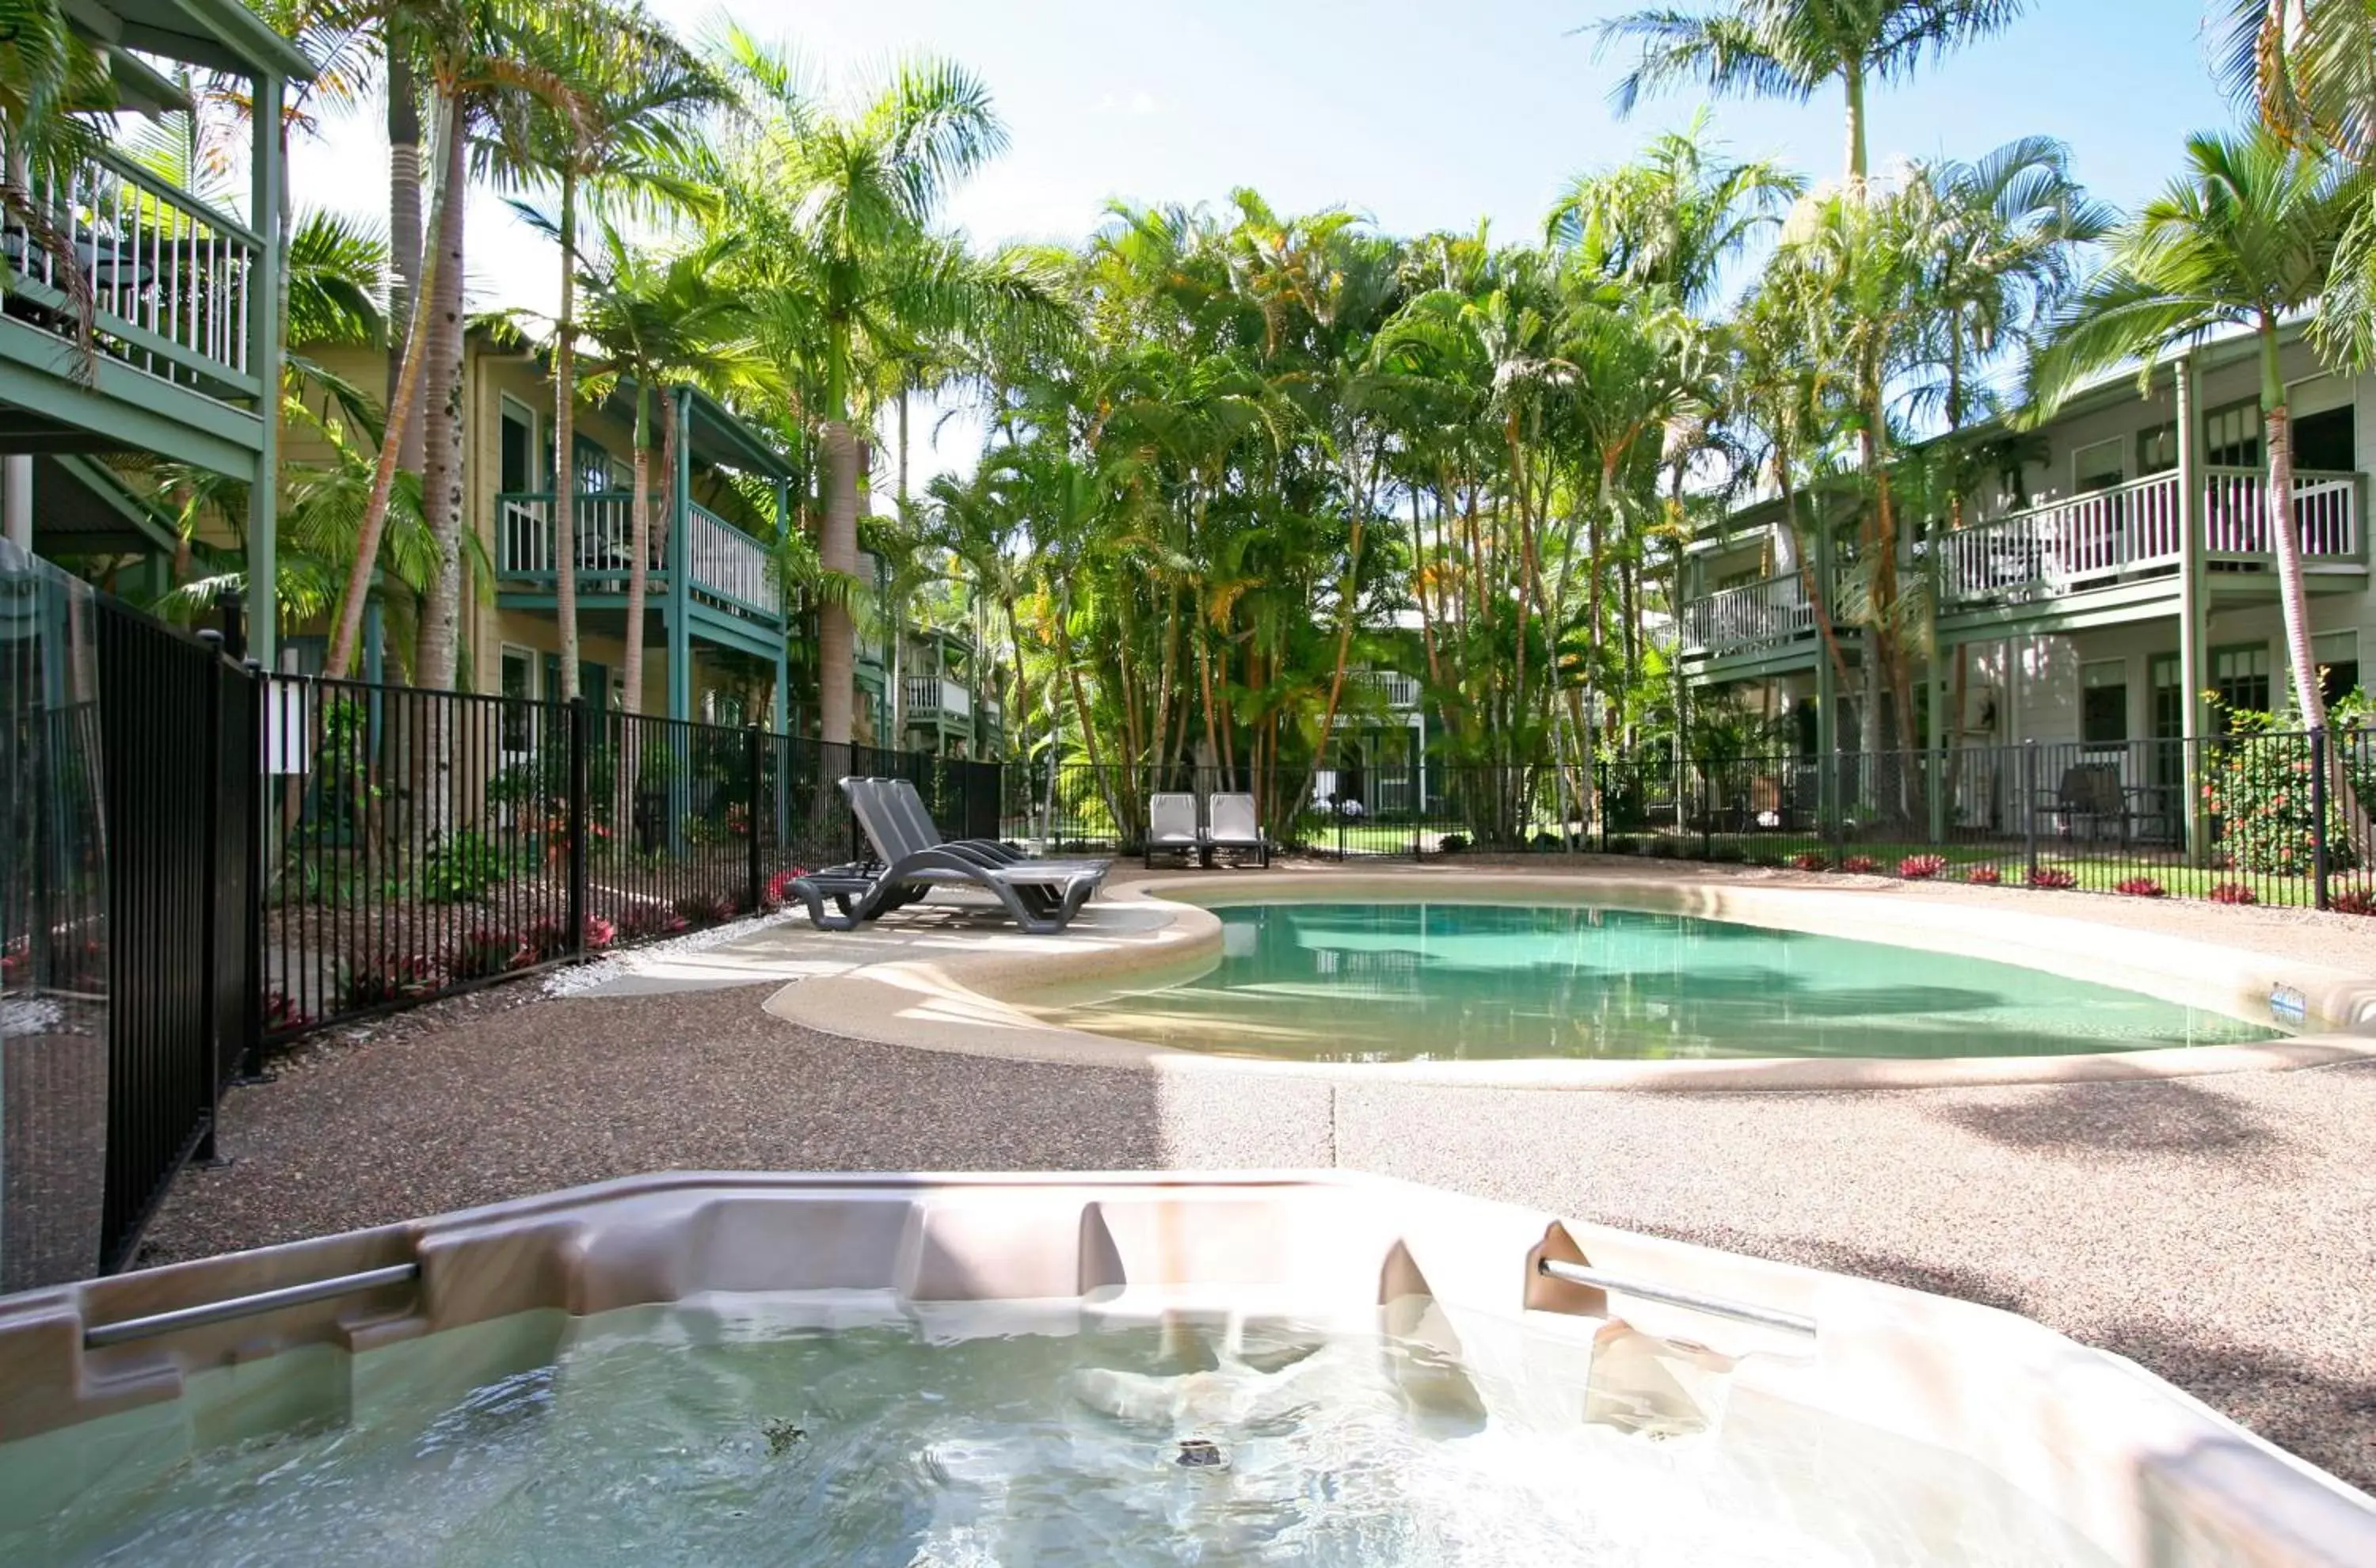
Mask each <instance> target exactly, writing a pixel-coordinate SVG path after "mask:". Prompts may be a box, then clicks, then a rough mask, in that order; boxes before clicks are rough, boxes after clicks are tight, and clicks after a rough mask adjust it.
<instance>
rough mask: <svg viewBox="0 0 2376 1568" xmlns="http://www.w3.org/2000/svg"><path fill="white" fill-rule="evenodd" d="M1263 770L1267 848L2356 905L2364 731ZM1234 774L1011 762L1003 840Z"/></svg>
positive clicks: (2375, 749)
mask: <svg viewBox="0 0 2376 1568" xmlns="http://www.w3.org/2000/svg"><path fill="white" fill-rule="evenodd" d="M1283 772H1284V774H1285V775H1286V777H1284V778H1278V779H1273V780H1270V781H1268V782H1269V784H1270V796H1271V803H1270V805H1269V807H1268V809H1266V810H1265V812H1264V818H1265V829H1266V831H1267V832H1268V833H1269V834H1270V835H1271V837H1273V838H1274V839H1275V840H1276V841H1277V842H1278V843H1279V844H1281V845H1282V846H1285V847H1288V848H1290V849H1300V850H1302V851H1303V852H1306V853H1311V854H1319V855H1327V856H1336V857H1339V858H1345V859H1355V858H1360V857H1363V856H1391V857H1396V858H1401V859H1424V858H1428V857H1432V856H1438V855H1450V854H1459V853H1463V852H1474V851H1494V852H1505V853H1506V852H1532V851H1542V850H1568V851H1579V850H1587V849H1589V850H1598V851H1601V852H1606V853H1614V854H1637V855H1643V856H1651V857H1658V858H1665V859H1693V860H1708V861H1730V862H1735V863H1759V864H1768V865H1777V866H1778V865H1795V866H1798V867H1800V868H1801V869H1805V870H1811V871H1813V870H1827V871H1843V872H1851V873H1855V872H1870V873H1881V874H1885V875H1894V876H1903V877H1907V878H1914V879H1926V878H1931V879H1942V880H1948V881H1966V882H1976V883H1982V884H1989V883H1997V884H2005V883H2010V884H2015V885H2026V886H2037V887H2048V888H2057V887H2069V888H2075V889H2079V890H2083V891H2095V892H2108V893H2121V894H2125V895H2128V896H2130V897H2193V898H2207V899H2212V900H2215V901H2217V902H2222V903H2231V904H2298V905H2308V906H2315V907H2317V908H2320V909H2329V908H2333V909H2345V910H2352V911H2359V912H2370V909H2371V908H2372V907H2376V845H2371V835H2370V820H2369V814H2370V809H2371V808H2376V730H2370V729H2352V730H2347V731H2335V732H2334V733H2332V734H2329V733H2324V732H2319V733H2311V732H2308V731H2250V732H2238V733H2233V734H2228V735H2224V736H2219V737H2216V738H2206V739H2202V740H2198V741H2193V742H2186V741H2143V742H2127V743H2124V744H2120V745H2109V746H2107V745H2098V744H2089V743H2083V742H2027V743H2022V744H2014V745H1999V746H1963V747H1957V748H1954V749H1953V750H1950V751H1943V752H1936V753H1934V752H1929V751H1904V752H1881V753H1871V754H1863V753H1856V752H1839V753H1835V754H1830V755H1829V756H1828V757H1818V756H1812V755H1776V756H1755V757H1743V756H1732V757H1720V758H1719V757H1701V758H1686V759H1681V760H1678V759H1677V758H1675V757H1673V756H1671V755H1667V756H1640V757H1634V758H1629V759H1624V760H1620V761H1611V762H1602V763H1598V764H1596V765H1595V766H1594V767H1593V768H1592V769H1591V770H1590V772H1589V773H1588V774H1587V773H1586V772H1584V771H1583V770H1581V769H1577V768H1573V767H1568V768H1562V767H1558V766H1552V765H1550V764H1538V765H1535V766H1523V767H1479V766H1458V765H1435V764H1429V765H1424V766H1422V765H1419V764H1411V765H1408V766H1387V767H1380V766H1370V767H1365V768H1361V769H1360V770H1353V769H1341V770H1340V769H1327V768H1320V769H1313V770H1311V771H1310V773H1309V776H1308V777H1309V780H1310V782H1309V786H1308V788H1307V787H1306V778H1307V775H1306V773H1305V771H1304V770H1301V769H1297V768H1289V769H1285V770H1283ZM1253 782H1254V781H1253V780H1250V779H1249V778H1247V777H1246V776H1245V775H1244V774H1243V773H1242V772H1238V773H1231V772H1230V771H1228V770H1224V769H1218V768H1193V767H1170V768H1134V767H1116V766H1087V765H1086V764H1064V765H1062V766H1058V767H1056V768H1054V769H1052V770H1051V769H1050V768H1048V767H1047V766H1013V767H1010V768H1009V769H1008V771H1007V778H1006V802H1005V807H1004V815H1003V818H1002V833H1003V836H1004V837H1008V838H1011V839H1015V840H1017V841H1020V842H1027V843H1031V844H1036V845H1040V846H1043V847H1045V848H1046V849H1048V850H1049V851H1050V852H1061V851H1068V850H1084V849H1087V850H1103V851H1107V852H1112V853H1129V852H1134V851H1135V850H1137V849H1139V848H1140V846H1141V845H1142V844H1143V843H1144V841H1145V838H1146V830H1147V823H1148V819H1149V802H1150V801H1151V798H1152V797H1153V796H1154V795H1155V794H1156V793H1157V792H1158V791H1170V790H1177V791H1182V792H1187V793H1192V794H1194V795H1195V796H1196V797H1197V798H1198V800H1199V802H1202V801H1203V800H1204V799H1205V798H1206V797H1207V796H1209V795H1210V794H1211V793H1213V792H1214V791H1216V790H1250V789H1251V787H1252V785H1253ZM1282 802H1292V805H1291V807H1290V806H1289V805H1288V804H1285V803H1282ZM1199 809H1200V811H1201V810H1203V809H1204V808H1203V807H1202V806H1201V805H1200V808H1199Z"/></svg>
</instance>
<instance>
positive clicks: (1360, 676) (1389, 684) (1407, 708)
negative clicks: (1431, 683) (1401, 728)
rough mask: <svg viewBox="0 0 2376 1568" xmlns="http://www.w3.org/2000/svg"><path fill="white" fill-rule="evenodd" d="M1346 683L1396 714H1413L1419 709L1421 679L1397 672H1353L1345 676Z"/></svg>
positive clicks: (1348, 672)
mask: <svg viewBox="0 0 2376 1568" xmlns="http://www.w3.org/2000/svg"><path fill="white" fill-rule="evenodd" d="M1345 683H1346V684H1347V685H1348V686H1349V687H1350V688H1352V689H1353V690H1354V691H1356V692H1360V693H1366V694H1369V695H1371V696H1372V697H1373V698H1374V699H1375V700H1376V701H1378V702H1381V703H1384V705H1385V706H1386V707H1389V708H1391V709H1393V710H1394V711H1395V712H1396V713H1413V712H1416V711H1418V708H1419V696H1420V693H1419V678H1418V677H1417V676H1415V675H1406V674H1403V673H1402V672H1401V671H1396V670H1353V671H1347V673H1346V676H1345Z"/></svg>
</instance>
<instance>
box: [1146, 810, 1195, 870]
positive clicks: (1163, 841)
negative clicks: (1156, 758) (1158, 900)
mask: <svg viewBox="0 0 2376 1568" xmlns="http://www.w3.org/2000/svg"><path fill="white" fill-rule="evenodd" d="M1204 847H1205V836H1204V834H1203V833H1201V832H1199V831H1198V830H1197V827H1196V797H1195V796H1194V795H1188V794H1170V793H1164V794H1155V795H1149V796H1148V797H1147V798H1146V869H1147V870H1149V871H1153V870H1154V869H1155V857H1156V856H1158V855H1177V856H1179V857H1180V863H1181V864H1182V865H1183V866H1184V865H1186V864H1187V863H1188V860H1189V857H1190V856H1192V855H1201V854H1202V853H1203V851H1204Z"/></svg>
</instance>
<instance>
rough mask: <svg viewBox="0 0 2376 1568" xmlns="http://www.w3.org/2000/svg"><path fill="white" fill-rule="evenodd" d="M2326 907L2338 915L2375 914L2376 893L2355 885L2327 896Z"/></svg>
mask: <svg viewBox="0 0 2376 1568" xmlns="http://www.w3.org/2000/svg"><path fill="white" fill-rule="evenodd" d="M2326 907H2327V908H2328V909H2332V910H2334V912H2335V913H2336V914H2338V915H2376V893H2370V892H2368V891H2367V890H2365V889H2364V888H2358V887H2355V888H2353V889H2352V890H2351V891H2350V892H2348V893H2338V894H2336V895H2335V896H2334V897H2332V898H2329V899H2328V900H2327V901H2326Z"/></svg>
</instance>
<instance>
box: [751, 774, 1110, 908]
mask: <svg viewBox="0 0 2376 1568" xmlns="http://www.w3.org/2000/svg"><path fill="white" fill-rule="evenodd" d="M841 791H842V794H843V796H844V797H845V798H846V799H848V801H849V809H850V812H851V814H853V815H855V816H856V817H857V818H858V826H859V827H860V829H861V831H862V832H863V833H864V834H865V835H866V840H867V842H868V844H869V845H870V846H872V848H873V851H874V854H875V856H876V857H877V859H878V860H879V861H880V862H881V863H880V865H879V866H876V865H848V866H836V867H832V868H830V869H828V870H826V871H823V872H818V873H813V874H811V875H810V876H806V877H802V878H799V879H796V880H795V881H794V882H793V883H792V884H791V889H790V890H791V891H792V892H794V893H797V894H798V895H799V896H800V897H801V899H802V902H803V903H804V904H806V905H807V907H808V911H809V919H810V920H811V921H813V922H814V924H816V925H817V926H818V927H820V928H821V929H824V930H827V931H848V930H850V929H851V928H853V927H855V926H857V925H859V924H861V923H862V922H864V921H871V920H874V919H876V918H877V917H879V916H881V915H884V914H885V913H888V912H889V911H890V910H892V909H898V908H900V907H901V906H903V905H906V904H910V903H914V902H916V901H917V900H918V899H921V898H922V897H924V896H925V895H926V894H928V893H930V892H931V891H932V889H933V888H934V887H967V886H969V887H980V888H982V889H983V890H985V891H986V892H988V893H989V894H991V896H992V897H995V898H996V899H997V900H998V901H999V902H1000V903H1001V904H1002V905H1004V907H1005V909H1006V912H1007V913H1008V914H1009V915H1010V916H1012V917H1013V918H1014V921H1015V922H1016V924H1017V925H1019V926H1021V927H1022V928H1023V929H1024V930H1025V931H1027V932H1031V933H1032V934H1033V935H1035V936H1046V935H1051V934H1053V933H1054V932H1060V931H1062V930H1063V929H1064V927H1065V926H1067V925H1069V924H1070V923H1071V922H1072V919H1073V917H1074V916H1075V914H1077V913H1079V912H1080V909H1081V906H1082V905H1084V904H1086V903H1087V902H1088V900H1089V898H1090V897H1091V896H1092V895H1093V894H1095V893H1096V892H1097V890H1098V887H1099V884H1100V883H1102V882H1103V881H1104V880H1105V874H1106V871H1107V863H1106V862H1104V861H1033V860H1028V859H1026V858H1024V857H1023V856H1021V855H1020V854H1017V853H1016V851H1014V850H1012V849H1008V848H1007V847H1006V846H1005V845H1003V844H999V845H993V844H991V843H989V842H988V841H987V840H978V839H977V840H960V841H957V842H955V843H951V842H947V841H944V840H943V839H942V838H941V837H940V835H939V833H938V832H937V831H936V830H934V829H933V827H932V821H931V818H930V817H929V816H926V815H924V814H923V810H922V802H921V799H920V798H918V797H917V796H916V793H915V786H913V785H911V784H909V783H908V782H907V781H906V780H905V779H897V778H845V779H843V780H842V781H841ZM920 825H921V826H920ZM827 900H830V901H831V902H832V903H833V905H834V907H835V914H833V915H827V914H826V910H825V905H826V901H827Z"/></svg>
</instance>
